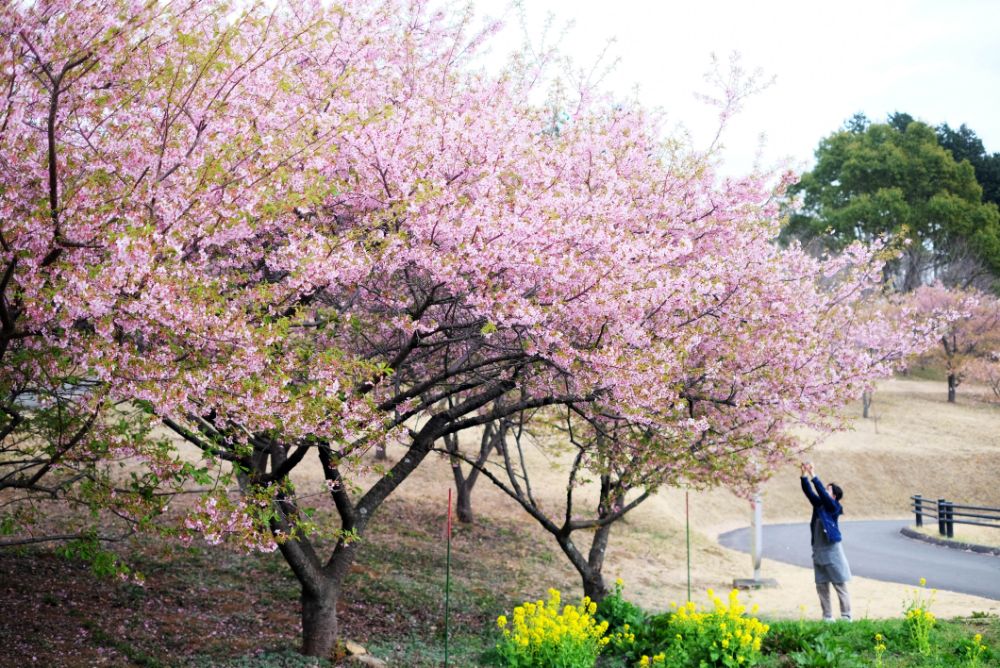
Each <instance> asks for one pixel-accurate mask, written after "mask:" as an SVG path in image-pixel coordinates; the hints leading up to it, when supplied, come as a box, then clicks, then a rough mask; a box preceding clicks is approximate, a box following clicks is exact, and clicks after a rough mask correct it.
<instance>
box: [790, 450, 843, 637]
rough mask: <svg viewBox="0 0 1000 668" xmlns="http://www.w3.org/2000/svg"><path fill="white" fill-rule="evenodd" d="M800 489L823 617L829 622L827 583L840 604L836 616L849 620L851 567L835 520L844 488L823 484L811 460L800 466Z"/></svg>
mask: <svg viewBox="0 0 1000 668" xmlns="http://www.w3.org/2000/svg"><path fill="white" fill-rule="evenodd" d="M801 482H802V492H803V493H804V494H805V495H806V498H807V499H809V503H810V504H812V518H811V519H810V520H809V530H810V532H811V534H812V558H813V573H814V574H815V576H816V593H817V594H819V604H820V607H821V608H822V610H823V619H824V620H825V621H829V622H832V621H833V608H832V605H831V602H830V585H831V584H832V585H833V588H834V590H835V591H836V592H837V599H838V601H839V603H840V617H841V619H845V620H847V621H850V620H851V597H850V594H848V592H847V582H848V580H850V579H851V567H850V565H849V564H848V563H847V556H846V555H845V554H844V547H843V540H842V537H841V533H840V526H839V525H838V524H837V520H838V519H839V518H840V516H841V515H843V514H844V507H843V506H842V505H840V500H841V499H842V498H844V491H843V490H842V489H841V488H840V487H839V486H837V485H835V484H833V483H830V484H829V485H826V486H824V485H823V482H822V481H821V480H820V479H819V477H818V476H817V475H816V471H815V469H814V468H813V465H812V464H811V463H806V464H803V465H802V480H801Z"/></svg>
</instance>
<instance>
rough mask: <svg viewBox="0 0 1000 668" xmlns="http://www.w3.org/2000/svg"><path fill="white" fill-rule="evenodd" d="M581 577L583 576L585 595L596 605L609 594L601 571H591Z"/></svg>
mask: <svg viewBox="0 0 1000 668" xmlns="http://www.w3.org/2000/svg"><path fill="white" fill-rule="evenodd" d="M581 575H583V595H584V596H588V597H589V598H590V600H591V601H594V602H595V603H600V602H601V601H603V600H604V597H605V596H607V595H608V593H609V592H608V587H607V585H606V584H605V583H604V575H603V574H602V573H601V571H591V572H589V573H582V574H581Z"/></svg>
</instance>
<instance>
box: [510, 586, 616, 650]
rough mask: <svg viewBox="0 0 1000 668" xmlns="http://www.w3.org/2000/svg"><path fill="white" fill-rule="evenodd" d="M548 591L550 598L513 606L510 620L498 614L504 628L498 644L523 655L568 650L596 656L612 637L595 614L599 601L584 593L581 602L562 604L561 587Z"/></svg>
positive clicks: (606, 626) (605, 625) (605, 624)
mask: <svg viewBox="0 0 1000 668" xmlns="http://www.w3.org/2000/svg"><path fill="white" fill-rule="evenodd" d="M548 594H549V598H548V601H542V600H538V601H535V602H533V603H532V602H527V603H524V604H522V605H519V606H517V607H516V608H514V612H513V613H512V615H511V619H510V620H508V619H507V617H506V616H504V615H500V616H499V617H498V618H497V627H498V628H499V629H500V630H501V631H503V639H502V640H501V643H500V645H498V647H501V649H504V650H506V651H508V652H516V653H518V654H520V655H522V656H523V657H532V656H539V657H541V656H548V655H550V654H552V655H554V654H556V653H560V652H565V653H569V654H577V653H592V654H593V659H596V658H597V654H598V653H599V652H600V650H601V649H603V648H604V646H605V645H607V644H608V642H609V641H610V639H609V638H606V637H605V636H604V634H605V632H607V630H608V623H607V622H597V620H595V619H594V617H593V615H594V613H595V612H596V611H597V604H596V603H594V602H593V601H591V600H590V598H589V597H584V598H583V600H582V601H581V602H580V605H579V606H576V605H565V606H562V607H561V608H560V606H561V603H562V602H561V597H560V594H559V591H558V590H556V589H549V592H548ZM519 665H520V664H519ZM526 665H528V664H526Z"/></svg>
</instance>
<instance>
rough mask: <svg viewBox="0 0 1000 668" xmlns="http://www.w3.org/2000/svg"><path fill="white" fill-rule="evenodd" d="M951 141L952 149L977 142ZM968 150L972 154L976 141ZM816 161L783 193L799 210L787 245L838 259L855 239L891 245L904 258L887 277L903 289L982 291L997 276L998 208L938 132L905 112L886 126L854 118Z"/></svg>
mask: <svg viewBox="0 0 1000 668" xmlns="http://www.w3.org/2000/svg"><path fill="white" fill-rule="evenodd" d="M949 131H950V129H949ZM951 133H952V134H949V135H947V136H948V137H949V138H955V141H954V142H953V143H954V144H955V145H956V146H958V145H959V143H960V142H959V140H971V138H974V137H975V135H974V134H973V133H971V132H966V133H961V132H954V131H951ZM953 135H954V137H953ZM970 135H971V136H970ZM975 139H976V141H978V138H975ZM979 146H981V142H980V143H979ZM966 148H968V150H970V151H972V152H975V151H976V150H978V149H977V148H976V146H975V145H974V142H973V145H971V148H970V147H966ZM980 154H985V151H981V152H980ZM815 155H816V166H815V167H814V168H813V170H812V171H809V172H806V173H805V174H803V175H802V179H801V180H800V182H799V183H798V184H796V185H795V186H793V187H792V188H790V189H789V193H790V195H791V196H792V197H800V198H801V207H800V208H799V209H798V211H797V212H795V213H794V214H792V215H791V217H790V219H789V222H788V224H787V225H786V227H785V228H784V229H783V231H782V240H783V241H785V242H787V241H790V240H791V239H799V240H801V241H803V243H806V244H809V245H812V246H813V247H814V248H816V250H818V251H834V252H835V251H837V250H839V249H841V248H843V247H844V246H846V245H847V244H849V243H850V242H852V241H855V240H863V241H870V240H872V239H875V238H878V237H881V236H889V237H892V238H896V239H898V240H900V241H901V242H904V243H905V246H904V252H903V254H902V256H901V257H900V259H899V260H897V261H896V262H895V263H893V264H891V265H889V267H888V269H887V271H889V272H891V273H892V275H893V278H894V279H895V282H896V287H897V288H898V289H900V290H902V291H910V290H913V289H914V288H916V287H918V286H920V285H921V284H923V283H926V282H932V281H934V280H941V281H943V282H944V283H946V284H949V285H963V286H967V285H972V284H980V285H982V284H983V283H984V282H985V283H992V281H993V279H994V278H995V277H997V276H1000V214H998V211H997V206H996V204H995V203H992V202H984V201H983V189H982V187H981V186H980V184H979V183H978V182H977V180H976V173H975V169H974V167H973V165H972V164H971V163H970V161H969V160H957V159H956V156H955V155H954V154H953V153H952V151H950V150H949V149H948V148H945V147H944V146H942V145H941V144H940V142H939V139H938V133H937V132H936V131H935V129H934V128H932V127H930V126H929V125H927V124H925V123H922V122H919V121H914V120H913V119H912V117H911V116H909V115H908V114H902V113H896V114H892V115H891V116H890V117H889V120H888V122H887V123H871V122H869V121H868V119H867V118H865V117H864V116H863V115H861V114H857V115H855V116H854V117H852V118H851V119H850V120H849V121H848V122H847V123H846V124H845V126H844V128H843V129H841V130H839V131H837V132H835V133H833V134H831V135H830V136H828V137H826V138H824V139H823V140H822V141H821V142H820V144H819V147H818V148H817V149H816V153H815ZM963 155H964V154H963Z"/></svg>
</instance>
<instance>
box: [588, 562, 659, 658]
mask: <svg viewBox="0 0 1000 668" xmlns="http://www.w3.org/2000/svg"><path fill="white" fill-rule="evenodd" d="M624 589H625V583H624V582H622V580H621V578H619V579H618V580H615V590H614V592H613V593H611V594H608V595H607V596H605V597H604V600H603V601H601V602H600V603H599V604H598V605H597V612H596V613H595V614H594V617H596V618H597V620H598V621H603V622H607V624H608V631H607V634H608V635H607V637H608V650H607V651H608V652H609V653H612V654H614V655H615V656H618V657H621V658H623V659H626V660H629V659H631V660H637V659H638V658H639V656H640V654H639V649H638V645H637V643H636V637H637V635H638V636H639V637H641V636H642V635H643V634H644V632H645V630H646V613H645V612H643V610H642V608H640V607H639V606H637V605H636V604H634V603H630V602H628V601H626V600H625V598H624V597H623V596H622V592H623V591H624Z"/></svg>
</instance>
